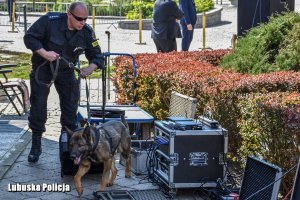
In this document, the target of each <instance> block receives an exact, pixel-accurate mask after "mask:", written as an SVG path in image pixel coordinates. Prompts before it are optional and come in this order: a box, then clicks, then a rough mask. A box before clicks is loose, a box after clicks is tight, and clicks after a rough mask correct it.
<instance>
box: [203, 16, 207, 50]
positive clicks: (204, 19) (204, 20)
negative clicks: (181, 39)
mask: <svg viewBox="0 0 300 200" xmlns="http://www.w3.org/2000/svg"><path fill="white" fill-rule="evenodd" d="M202 48H203V49H205V48H206V14H205V12H203V15H202Z"/></svg>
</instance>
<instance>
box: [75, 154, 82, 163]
mask: <svg viewBox="0 0 300 200" xmlns="http://www.w3.org/2000/svg"><path fill="white" fill-rule="evenodd" d="M80 158H81V156H79V157H77V158H76V159H75V160H74V165H79V164H80V160H81V159H80Z"/></svg>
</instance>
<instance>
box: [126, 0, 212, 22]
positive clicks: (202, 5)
mask: <svg viewBox="0 0 300 200" xmlns="http://www.w3.org/2000/svg"><path fill="white" fill-rule="evenodd" d="M154 2H155V0H144V1H132V2H131V8H130V9H129V11H128V12H127V14H126V18H127V19H138V18H139V12H140V8H141V9H142V12H143V19H148V18H152V13H153V6H154ZM176 2H177V5H178V0H176ZM195 6H196V11H197V13H200V12H203V11H208V10H210V9H212V8H214V2H213V0H195Z"/></svg>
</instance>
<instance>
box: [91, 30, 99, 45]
mask: <svg viewBox="0 0 300 200" xmlns="http://www.w3.org/2000/svg"><path fill="white" fill-rule="evenodd" d="M92 38H93V39H94V42H92V46H93V47H96V46H99V43H98V39H97V38H96V34H95V32H93V34H92Z"/></svg>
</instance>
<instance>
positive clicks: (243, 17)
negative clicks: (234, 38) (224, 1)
mask: <svg viewBox="0 0 300 200" xmlns="http://www.w3.org/2000/svg"><path fill="white" fill-rule="evenodd" d="M285 7H287V8H288V9H289V10H290V11H294V10H295V0H239V2H238V23H237V24H238V25H237V26H238V27H237V28H238V30H237V34H238V36H242V35H243V34H244V33H245V31H247V30H249V29H251V28H252V27H255V26H257V25H258V24H260V23H263V22H268V17H269V16H271V15H272V14H274V13H276V12H277V13H281V12H282V11H285Z"/></svg>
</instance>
